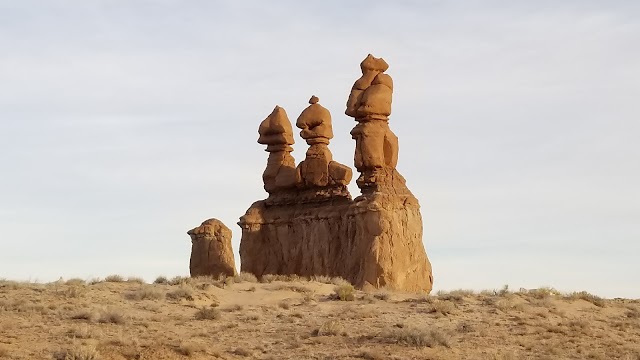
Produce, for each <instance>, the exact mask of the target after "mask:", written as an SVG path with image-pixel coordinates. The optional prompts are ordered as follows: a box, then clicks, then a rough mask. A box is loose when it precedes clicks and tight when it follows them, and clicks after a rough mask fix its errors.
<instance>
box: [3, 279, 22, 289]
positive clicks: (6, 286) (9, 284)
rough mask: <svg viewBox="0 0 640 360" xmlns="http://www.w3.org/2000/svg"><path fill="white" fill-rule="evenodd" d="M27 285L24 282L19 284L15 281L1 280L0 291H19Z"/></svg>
mask: <svg viewBox="0 0 640 360" xmlns="http://www.w3.org/2000/svg"><path fill="white" fill-rule="evenodd" d="M26 285H27V284H26V283H23V282H17V281H13V280H7V279H0V289H6V290H18V289H20V288H22V287H25V286H26Z"/></svg>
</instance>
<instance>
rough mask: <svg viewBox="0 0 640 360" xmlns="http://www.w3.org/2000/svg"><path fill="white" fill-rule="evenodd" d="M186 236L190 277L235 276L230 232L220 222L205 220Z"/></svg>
mask: <svg viewBox="0 0 640 360" xmlns="http://www.w3.org/2000/svg"><path fill="white" fill-rule="evenodd" d="M187 234H188V235H189V236H190V237H191V260H190V262H189V270H190V272H191V276H214V277H218V276H220V275H225V276H234V275H236V265H235V261H234V259H233V250H232V248H231V230H229V228H228V227H226V226H225V225H224V224H223V223H222V222H221V221H220V220H217V219H209V220H206V221H205V222H203V223H202V225H200V226H198V227H196V228H194V229H191V230H189V231H188V232H187Z"/></svg>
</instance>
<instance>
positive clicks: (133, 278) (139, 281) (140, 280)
mask: <svg viewBox="0 0 640 360" xmlns="http://www.w3.org/2000/svg"><path fill="white" fill-rule="evenodd" d="M127 282H129V283H136V284H145V283H146V282H145V281H144V279H143V278H141V277H137V276H129V277H128V278H127Z"/></svg>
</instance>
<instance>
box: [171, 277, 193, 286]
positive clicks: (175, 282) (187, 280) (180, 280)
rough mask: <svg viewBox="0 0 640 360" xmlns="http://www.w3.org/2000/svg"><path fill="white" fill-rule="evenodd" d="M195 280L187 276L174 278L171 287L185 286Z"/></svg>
mask: <svg viewBox="0 0 640 360" xmlns="http://www.w3.org/2000/svg"><path fill="white" fill-rule="evenodd" d="M192 282H193V279H192V278H190V277H187V276H174V277H172V278H171V280H169V285H185V284H191V283H192Z"/></svg>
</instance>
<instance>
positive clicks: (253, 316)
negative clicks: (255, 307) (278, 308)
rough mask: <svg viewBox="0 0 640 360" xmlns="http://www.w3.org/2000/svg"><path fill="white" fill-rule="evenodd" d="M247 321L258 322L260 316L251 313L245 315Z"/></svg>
mask: <svg viewBox="0 0 640 360" xmlns="http://www.w3.org/2000/svg"><path fill="white" fill-rule="evenodd" d="M247 320H254V321H255V320H260V315H259V314H256V313H251V314H248V315H247Z"/></svg>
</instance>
